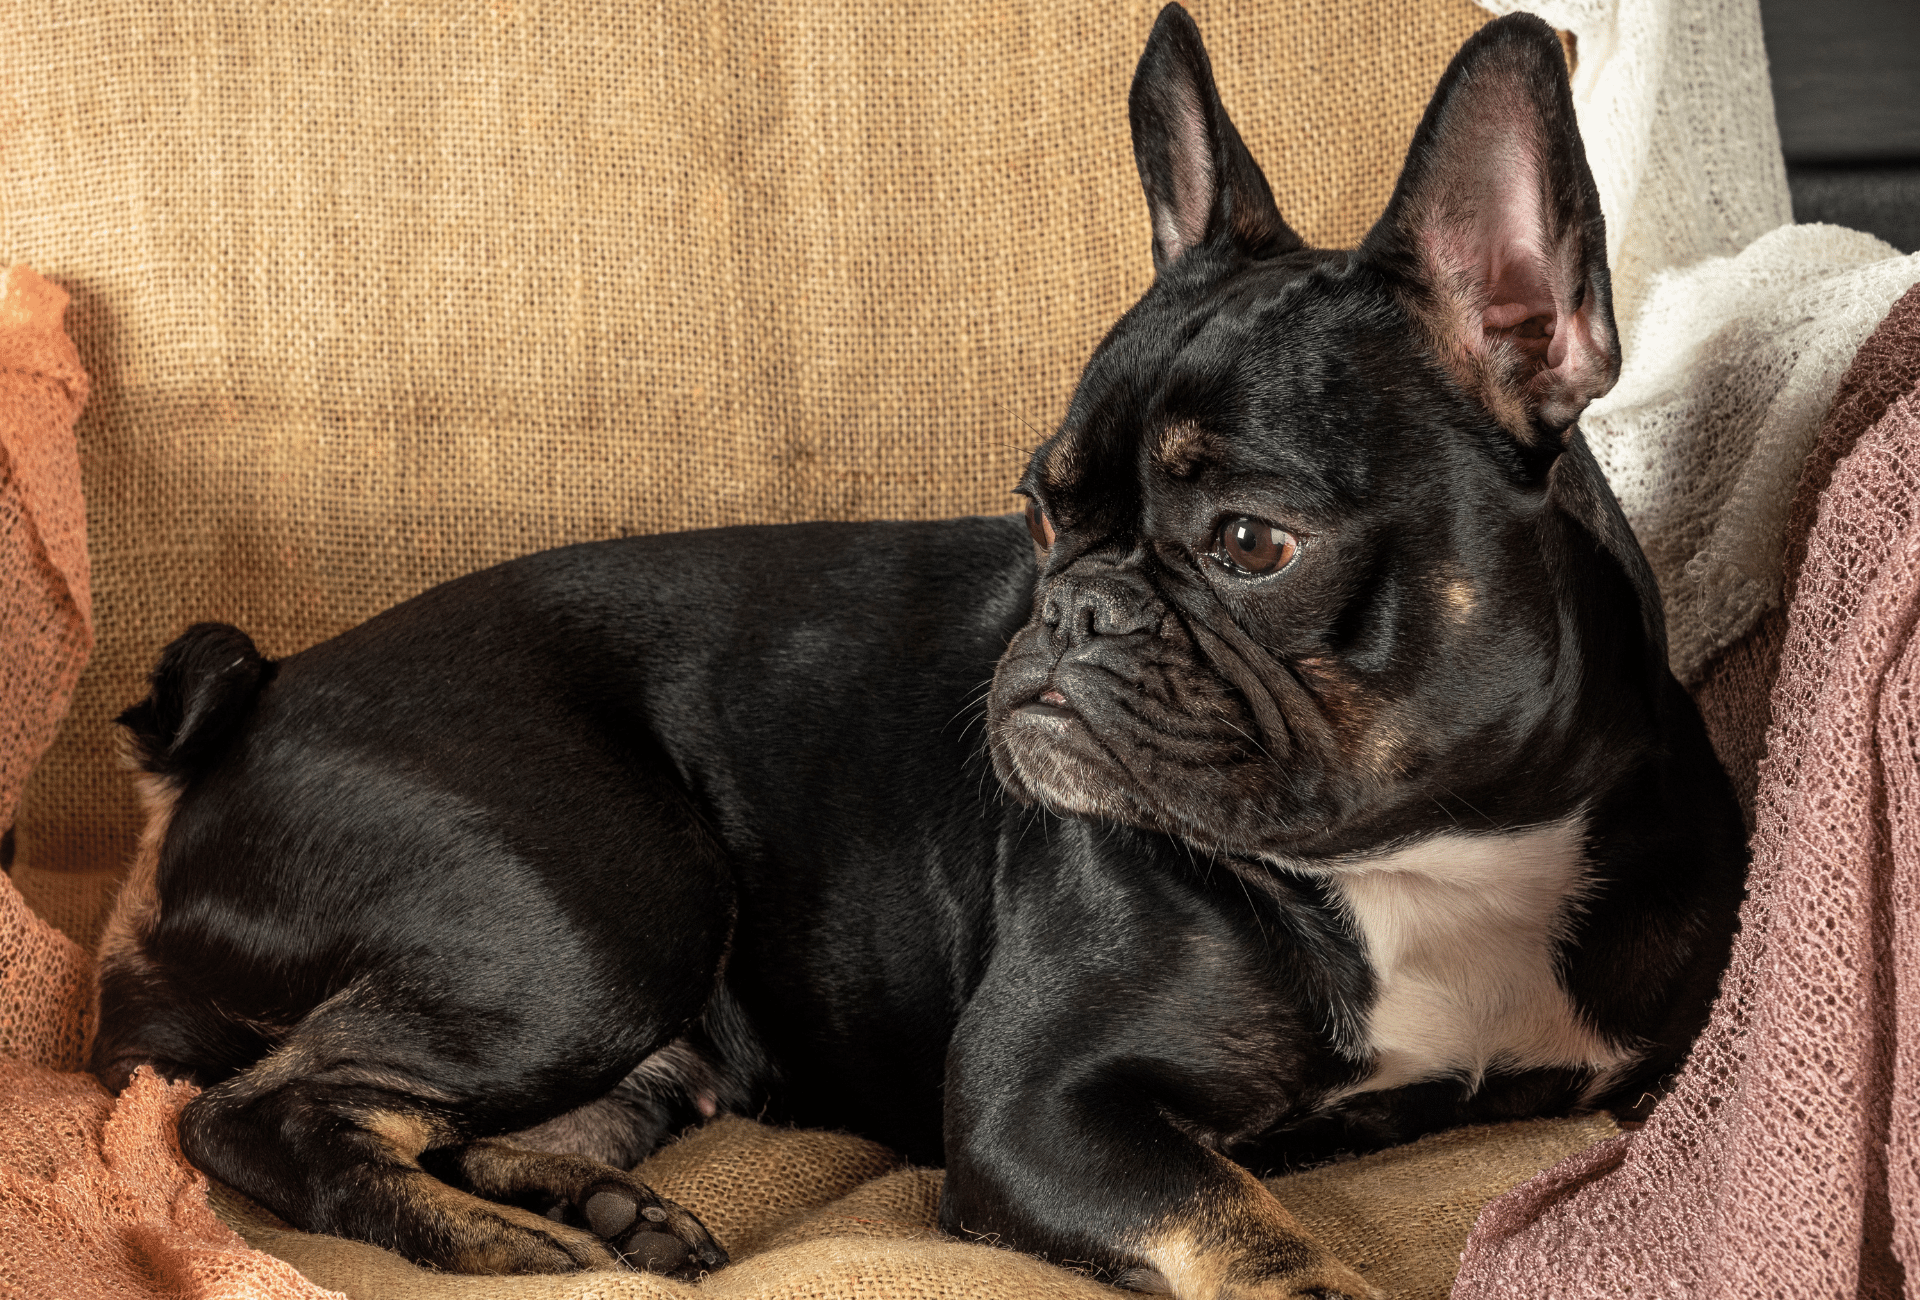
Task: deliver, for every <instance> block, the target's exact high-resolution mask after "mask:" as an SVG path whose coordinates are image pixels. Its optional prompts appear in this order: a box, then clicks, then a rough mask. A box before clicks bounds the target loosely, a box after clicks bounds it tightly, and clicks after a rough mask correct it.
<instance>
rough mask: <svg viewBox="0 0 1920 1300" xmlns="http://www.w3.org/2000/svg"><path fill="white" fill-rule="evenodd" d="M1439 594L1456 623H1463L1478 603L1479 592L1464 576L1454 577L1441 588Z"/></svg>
mask: <svg viewBox="0 0 1920 1300" xmlns="http://www.w3.org/2000/svg"><path fill="white" fill-rule="evenodd" d="M1440 594H1441V598H1442V599H1443V600H1445V601H1446V603H1447V609H1448V611H1449V612H1450V613H1451V614H1452V615H1453V619H1454V621H1455V622H1457V623H1465V622H1466V621H1467V620H1468V619H1470V618H1472V617H1473V610H1474V607H1475V606H1476V605H1478V604H1479V603H1480V596H1479V593H1478V592H1476V591H1475V590H1474V589H1473V584H1472V583H1471V582H1468V581H1467V580H1466V579H1465V578H1455V579H1454V580H1453V581H1451V582H1449V583H1448V584H1447V585H1446V586H1445V587H1444V588H1442V589H1441V593H1440Z"/></svg>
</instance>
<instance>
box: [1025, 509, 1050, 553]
mask: <svg viewBox="0 0 1920 1300" xmlns="http://www.w3.org/2000/svg"><path fill="white" fill-rule="evenodd" d="M1027 531H1028V532H1029V533H1032V534H1033V544H1034V545H1035V546H1037V547H1039V548H1040V549H1041V550H1043V551H1051V550H1052V549H1053V520H1051V519H1049V518H1047V512H1046V511H1044V510H1042V509H1041V508H1040V503H1039V502H1038V501H1035V500H1033V498H1031V497H1029V498H1027Z"/></svg>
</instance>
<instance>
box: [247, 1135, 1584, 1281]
mask: <svg viewBox="0 0 1920 1300" xmlns="http://www.w3.org/2000/svg"><path fill="white" fill-rule="evenodd" d="M1617 1131H1618V1130H1617V1129H1616V1128H1615V1127H1614V1124H1613V1122H1612V1121H1611V1120H1609V1119H1608V1118H1606V1117H1605V1116H1592V1117H1589V1118H1586V1119H1565V1120H1532V1121H1524V1122H1521V1123H1517V1124H1499V1125H1490V1126H1487V1127H1483V1128H1470V1129H1458V1130H1455V1131H1454V1132H1451V1133H1442V1134H1436V1135H1435V1136H1433V1137H1430V1138H1425V1139H1423V1140H1421V1141H1419V1142H1415V1143H1412V1144H1410V1145H1408V1146H1404V1147H1400V1148H1397V1149H1395V1150H1392V1151H1384V1152H1381V1153H1379V1154H1378V1155H1373V1156H1365V1157H1362V1158H1360V1159H1357V1160H1351V1161H1346V1162H1343V1163H1340V1164H1334V1165H1329V1166H1327V1167H1325V1168H1323V1169H1317V1170H1313V1171H1310V1172H1308V1173H1304V1174H1295V1175H1293V1176H1291V1177H1288V1178H1275V1179H1271V1180H1269V1181H1268V1183H1267V1185H1268V1186H1269V1187H1270V1188H1272V1189H1273V1191H1274V1194H1275V1195H1276V1196H1278V1197H1279V1198H1280V1200H1281V1202H1282V1203H1283V1204H1285V1205H1286V1206H1287V1208H1288V1209H1289V1210H1291V1211H1292V1212H1293V1214H1294V1216H1295V1217H1296V1218H1297V1219H1299V1220H1300V1222H1301V1224H1302V1226H1304V1227H1305V1228H1306V1229H1307V1230H1308V1231H1309V1232H1311V1233H1313V1234H1314V1236H1316V1237H1317V1238H1319V1239H1320V1240H1321V1241H1322V1242H1324V1243H1325V1244H1326V1245H1327V1246H1328V1247H1329V1248H1330V1249H1332V1250H1333V1251H1334V1252H1335V1253H1336V1254H1338V1255H1339V1256H1340V1257H1341V1258H1342V1259H1344V1260H1346V1261H1348V1262H1349V1263H1351V1264H1353V1265H1354V1267H1356V1268H1357V1269H1359V1270H1360V1271H1361V1272H1362V1273H1363V1274H1364V1275H1365V1276H1366V1277H1367V1280H1368V1281H1370V1282H1372V1283H1374V1284H1375V1285H1377V1286H1379V1287H1381V1288H1382V1289H1383V1290H1385V1291H1386V1292H1387V1293H1388V1294H1389V1295H1391V1296H1392V1297H1394V1300H1441V1297H1444V1296H1445V1295H1446V1294H1447V1292H1448V1289H1449V1288H1450V1287H1451V1285H1452V1283H1453V1277H1454V1272H1455V1269H1456V1268H1457V1266H1458V1263H1459V1256H1460V1246H1461V1243H1462V1242H1464V1241H1465V1240H1466V1237H1467V1231H1468V1229H1469V1228H1471V1227H1472V1225H1473V1220H1474V1218H1475V1216H1476V1215H1478V1214H1479V1212H1480V1207H1481V1206H1482V1205H1484V1204H1485V1203H1486V1202H1487V1201H1488V1200H1490V1199H1492V1198H1493V1197H1494V1196H1497V1195H1499V1194H1500V1193H1501V1192H1503V1191H1505V1190H1507V1189H1508V1188H1510V1187H1513V1186H1514V1185H1516V1184H1518V1183H1520V1182H1522V1181H1524V1180H1525V1179H1527V1178H1529V1177H1531V1176H1532V1175H1533V1174H1534V1173H1535V1172H1537V1171H1538V1170H1540V1169H1542V1168H1544V1167H1546V1166H1548V1165H1551V1164H1553V1163H1555V1162H1556V1161H1558V1160H1560V1159H1561V1158H1563V1157H1565V1156H1568V1155H1571V1154H1572V1153H1574V1152H1576V1151H1579V1150H1581V1149H1583V1148H1585V1147H1587V1146H1589V1145H1590V1144H1592V1143H1594V1142H1597V1141H1599V1140H1601V1139H1602V1138H1605V1137H1609V1136H1611V1135H1613V1134H1614V1133H1616V1132H1617ZM639 1173H640V1176H641V1177H642V1178H644V1179H646V1180H647V1182H648V1183H649V1184H651V1185H652V1186H654V1187H656V1188H658V1189H659V1190H660V1191H661V1192H662V1193H664V1194H665V1195H667V1196H671V1197H672V1198H674V1199H675V1200H677V1201H679V1202H680V1203H681V1204H683V1205H685V1206H687V1207H688V1208H689V1209H691V1210H693V1211H694V1212H695V1213H696V1214H698V1215H700V1216H701V1219H702V1221H703V1222H705V1223H706V1224H707V1226H708V1227H710V1228H711V1229H713V1231H714V1232H715V1233H716V1234H717V1235H718V1236H719V1237H720V1239H721V1240H722V1241H723V1242H725V1243H726V1245H727V1246H728V1248H729V1249H730V1250H731V1251H732V1252H733V1256H734V1261H735V1262H734V1264H733V1265H732V1266H731V1267H729V1268H727V1269H724V1270H722V1271H721V1272H719V1273H716V1274H714V1275H713V1276H712V1277H710V1278H709V1279H708V1280H707V1281H706V1282H705V1283H703V1284H702V1285H700V1286H698V1287H696V1286H693V1285H690V1284H687V1283H681V1282H672V1281H668V1280H666V1279H664V1278H654V1277H640V1276H633V1275H625V1276H614V1275H608V1274H595V1275H593V1276H592V1277H590V1278H581V1277H572V1278H471V1277H452V1276H449V1275H447V1274H444V1273H433V1272H429V1271H428V1270H425V1269H420V1268H415V1267H414V1266H413V1265H411V1264H409V1263H407V1262H406V1261H405V1260H403V1259H401V1258H399V1257H398V1256H396V1255H392V1254H389V1253H388V1252H386V1251H383V1250H380V1249H378V1248H376V1247H373V1246H368V1245H363V1244H361V1243H359V1242H348V1241H341V1240H338V1239H337V1238H332V1237H317V1236H313V1235H311V1234H308V1233H303V1232H295V1231H293V1230H291V1229H289V1228H288V1227H287V1226H286V1225H285V1224H284V1223H281V1222H279V1221H278V1220H276V1219H275V1218H274V1217H273V1216H272V1215H271V1214H268V1213H267V1212H266V1211H264V1210H262V1209H261V1208H260V1207H259V1206H257V1205H254V1204H253V1203H252V1202H250V1201H248V1200H246V1199H245V1198H244V1197H241V1196H239V1195H238V1194H237V1193H234V1192H232V1191H230V1190H228V1189H226V1188H216V1189H215V1192H214V1195H213V1203H214V1207H215V1209H216V1210H217V1211H218V1212H219V1213H220V1215H221V1217H222V1218H223V1219H225V1220H226V1221H227V1223H228V1224H230V1225H231V1226H232V1227H234V1228H235V1229H236V1230H237V1231H238V1232H239V1233H240V1234H241V1236H243V1237H245V1238H246V1240H247V1241H248V1242H249V1243H250V1244H251V1245H253V1246H254V1247H256V1248H257V1249H260V1250H264V1251H266V1252H268V1253H269V1254H272V1255H275V1256H277V1257H278V1258H280V1259H283V1260H286V1261H288V1262H290V1263H292V1264H293V1265H294V1266H295V1267H297V1268H298V1269H299V1270H300V1271H301V1272H302V1273H303V1274H305V1275H306V1276H307V1277H308V1278H310V1279H312V1280H313V1281H315V1282H318V1283H319V1284H320V1285H321V1286H323V1287H327V1288H330V1289H332V1290H336V1291H340V1292H343V1293H344V1294H346V1295H347V1296H349V1297H351V1298H352V1300H586V1298H587V1297H597V1300H641V1298H643V1297H644V1298H645V1300H700V1297H703V1296H704V1297H707V1298H708V1300H713V1297H726V1298H727V1300H828V1298H829V1297H835V1298H838V1300H858V1298H861V1297H874V1298H875V1300H881V1298H884V1300H934V1298H935V1297H938V1298H939V1300H972V1298H974V1297H978V1298H979V1300H1013V1298H1015V1297H1017V1300H1099V1297H1102V1296H1106V1297H1112V1296H1115V1295H1117V1294H1121V1293H1118V1292H1115V1291H1114V1290H1113V1289H1112V1288H1110V1287H1108V1286H1105V1285H1103V1284H1101V1283H1099V1282H1096V1281H1094V1280H1092V1279H1091V1278H1088V1277H1084V1276H1080V1275H1077V1274H1075V1273H1074V1272H1072V1271H1069V1270H1067V1269H1062V1268H1058V1267H1055V1266H1053V1265H1050V1264H1046V1263H1043V1262H1041V1261H1039V1260H1037V1259H1033V1258H1031V1257H1029V1256H1025V1255H1020V1254H1016V1253H1014V1252H1013V1251H1007V1250H995V1249H989V1248H986V1247H983V1246H981V1245H979V1244H977V1243H972V1242H964V1241H957V1240H955V1239H953V1238H951V1237H943V1236H941V1235H940V1233H939V1232H938V1231H937V1230H936V1228H935V1227H934V1214H935V1210H936V1207H937V1206H938V1204H939V1199H940V1179H941V1174H940V1171H939V1170H937V1169H915V1168H907V1167H902V1166H900V1165H899V1162H898V1160H897V1158H896V1157H895V1156H894V1155H893V1154H892V1153H891V1152H889V1151H887V1150H886V1149H885V1148H884V1147H880V1146H876V1145H875V1144H873V1143H871V1142H867V1141H864V1140H862V1139H860V1138H856V1137H848V1136H846V1135H844V1134H835V1133H813V1132H797V1131H793V1130H788V1129H776V1128H769V1127H765V1126H763V1125H759V1124H755V1123H752V1122H751V1121H748V1120H743V1119H722V1120H719V1121H717V1122H715V1123H712V1124H709V1125H707V1126H706V1127H705V1128H703V1129H700V1130H698V1131H697V1132H695V1133H693V1134H692V1135H691V1136H690V1137H688V1138H687V1139H685V1140H684V1141H682V1142H679V1143H677V1144H675V1145H673V1146H669V1147H667V1148H665V1149H664V1150H662V1151H661V1152H660V1153H659V1154H657V1155H655V1156H654V1157H653V1158H652V1159H651V1160H649V1161H647V1162H646V1163H645V1164H643V1165H641V1166H640V1169H639Z"/></svg>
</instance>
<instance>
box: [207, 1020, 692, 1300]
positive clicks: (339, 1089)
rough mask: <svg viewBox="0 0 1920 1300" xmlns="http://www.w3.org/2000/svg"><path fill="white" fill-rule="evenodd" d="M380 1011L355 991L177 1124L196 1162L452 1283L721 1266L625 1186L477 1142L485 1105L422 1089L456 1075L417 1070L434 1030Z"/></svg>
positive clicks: (270, 1202) (562, 1162) (670, 1215)
mask: <svg viewBox="0 0 1920 1300" xmlns="http://www.w3.org/2000/svg"><path fill="white" fill-rule="evenodd" d="M378 1000H379V999H378V998H377V997H376V996H373V995H369V994H367V993H365V992H364V991H361V990H349V991H348V992H347V993H344V994H342V995H340V996H339V997H336V998H334V999H330V1000H329V1002H328V1003H327V1004H324V1005H323V1006H321V1007H319V1008H316V1009H315V1011H314V1013H312V1014H311V1015H309V1016H308V1017H307V1018H306V1019H304V1020H303V1021H302V1022H301V1024H300V1025H299V1026H297V1027H296V1028H295V1029H294V1030H293V1032H292V1033H290V1034H289V1035H288V1036H287V1037H286V1038H285V1039H284V1040H283V1041H282V1042H281V1043H280V1045H279V1046H278V1047H276V1048H275V1049H274V1050H273V1051H272V1052H270V1053H269V1054H268V1055H267V1056H266V1057H264V1058H263V1059H261V1060H260V1061H259V1062H257V1063H256V1064H254V1065H253V1066H252V1067H250V1068H248V1069H246V1070H243V1071H242V1072H241V1073H239V1074H237V1075H235V1076H234V1077H232V1078H230V1079H228V1080H226V1081H225V1082H224V1083H221V1084H219V1085H218V1086H216V1087H213V1088H210V1089H208V1090H207V1091H206V1092H204V1093H202V1094H201V1095H200V1096H199V1097H197V1098H195V1099H194V1100H193V1101H192V1102H191V1103H189V1104H188V1106H187V1107H186V1109H185V1111H184V1112H183V1113H182V1114H181V1117H180V1143H181V1147H182V1149H183V1150H184V1151H185V1153H186V1155H187V1156H188V1158H189V1159H191V1160H192V1161H193V1162H194V1164H196V1165H198V1166H199V1167H200V1168H201V1169H203V1170H205V1171H207V1172H208V1173H210V1174H212V1175H214V1176H215V1177H217V1178H219V1179H221V1180H222V1181H224V1182H227V1183H229V1184H231V1185H232V1186H234V1187H236V1188H238V1189H239V1190H241V1191H243V1192H245V1193H247V1194H248V1195H250V1196H252V1197H254V1198H255V1199H256V1200H259V1201H260V1202H262V1203H263V1204H265V1205H267V1206H268V1207H269V1208H271V1209H273V1210H275V1211H276V1212H278V1213H280V1214H281V1215H283V1216H285V1217H286V1218H288V1219H290V1220H292V1221H293V1222H295V1223H298V1224H299V1225H300V1226H302V1227H303V1228H306V1229H308V1230H310V1231H316V1232H327V1233H333V1234H337V1235H340V1236H346V1237H354V1238H358V1239H360V1240H363V1241H370V1242H373V1243H375V1244H376V1245H380V1246H384V1247H387V1248H388V1249H391V1250H394V1251H397V1252H399V1253H400V1254H402V1255H405V1256H407V1257H408V1258H410V1259H413V1260H416V1261H419V1262H421V1263H426V1264H430V1265H433V1266H434V1267H437V1268H442V1269H447V1270H451V1271H455V1272H462V1273H556V1272H571V1271H574V1270H579V1269H615V1268H620V1267H622V1265H623V1261H624V1262H625V1263H628V1264H630V1265H632V1266H635V1267H643V1268H645V1267H651V1268H653V1269H655V1270H657V1271H662V1272H670V1273H676V1274H679V1275H683V1276H687V1275H692V1274H694V1273H697V1272H699V1271H701V1270H703V1269H712V1268H717V1267H719V1266H720V1265H722V1264H724V1263H725V1262H726V1254H725V1252H724V1251H723V1250H721V1249H720V1247H719V1245H718V1244H717V1243H716V1242H715V1241H714V1240H713V1238H712V1237H711V1236H710V1235H709V1234H708V1233H707V1231H706V1229H705V1228H703V1227H702V1226H701V1225H700V1223H699V1221H698V1220H697V1219H695V1218H694V1217H693V1215H691V1214H689V1213H688V1212H687V1211H685V1210H684V1209H682V1208H680V1207H679V1206H677V1205H675V1204H673V1203H672V1202H670V1201H667V1200H665V1199H663V1198H661V1197H659V1196H657V1195H655V1194H654V1193H653V1192H652V1191H651V1190H650V1189H648V1188H647V1187H646V1186H645V1185H644V1184H642V1183H640V1182H639V1181H638V1180H637V1179H634V1178H633V1177H632V1176H631V1175H628V1174H625V1173H622V1172H621V1171H619V1170H617V1169H612V1168H609V1167H607V1166H605V1165H601V1164H599V1163H597V1162H595V1161H592V1160H588V1159H585V1158H582V1157H579V1156H569V1155H554V1154H550V1153H545V1152H534V1151H525V1150H519V1149H516V1148H513V1147H511V1146H509V1145H507V1144H506V1143H503V1142H499V1141H489V1140H486V1139H481V1140H475V1139H474V1136H473V1132H472V1128H473V1122H472V1120H471V1118H470V1117H471V1116H472V1115H473V1114H474V1113H475V1111H476V1110H478V1109H482V1108H484V1105H485V1099H483V1098H478V1097H475V1096H467V1095H461V1093H459V1092H455V1091H452V1090H449V1089H448V1088H445V1087H442V1086H437V1085H435V1084H432V1083H428V1082H426V1081H425V1078H426V1077H446V1076H452V1077H458V1075H459V1073H460V1072H459V1071H458V1070H453V1071H447V1072H446V1076H443V1075H442V1074H441V1072H440V1071H438V1070H422V1069H420V1068H418V1066H419V1064H420V1060H419V1058H420V1057H421V1055H422V1053H421V1050H420V1045H421V1044H422V1043H425V1042H430V1041H431V1034H432V1026H431V1024H430V1023H428V1022H427V1021H426V1020H425V1019H424V1018H422V1019H420V1020H419V1022H418V1023H417V1024H413V1025H409V1026H404V1027H402V1026H396V1024H395V1023H394V1013H393V1012H392V1011H391V1010H381V1009H376V1008H374V1007H369V1006H367V1005H365V1004H366V1003H368V1002H377V1001H378ZM400 1015H401V1016H402V1017H403V1018H406V1013H404V1012H402V1013H400ZM396 1028H401V1029H402V1030H403V1032H399V1033H396V1032H395V1030H396ZM394 1043H403V1044H406V1046H405V1047H403V1048H400V1049H398V1050H389V1049H387V1047H386V1045H388V1044H394ZM496 1131H497V1129H496ZM440 1175H445V1177H444V1178H443V1177H441V1176H440ZM629 1257H630V1258H629Z"/></svg>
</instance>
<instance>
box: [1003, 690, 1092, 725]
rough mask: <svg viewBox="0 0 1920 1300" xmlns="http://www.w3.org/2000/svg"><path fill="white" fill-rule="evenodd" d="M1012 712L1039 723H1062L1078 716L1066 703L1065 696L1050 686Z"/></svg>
mask: <svg viewBox="0 0 1920 1300" xmlns="http://www.w3.org/2000/svg"><path fill="white" fill-rule="evenodd" d="M1014 714H1015V716H1017V717H1019V718H1021V719H1024V720H1027V721H1032V722H1040V723H1049V722H1051V723H1064V722H1067V721H1069V720H1071V719H1073V718H1074V717H1076V716H1078V715H1077V714H1075V713H1074V711H1073V708H1072V706H1071V705H1069V704H1068V703H1067V697H1066V696H1064V695H1062V694H1061V693H1060V692H1059V691H1058V690H1056V689H1054V688H1053V687H1051V686H1049V687H1048V688H1047V689H1046V690H1044V691H1042V692H1041V693H1040V697H1039V698H1038V699H1035V700H1033V701H1031V702H1029V703H1026V704H1022V705H1021V706H1020V707H1019V708H1017V709H1015V710H1014Z"/></svg>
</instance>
